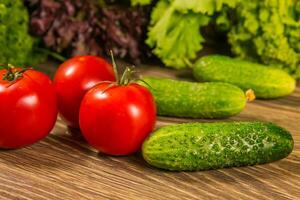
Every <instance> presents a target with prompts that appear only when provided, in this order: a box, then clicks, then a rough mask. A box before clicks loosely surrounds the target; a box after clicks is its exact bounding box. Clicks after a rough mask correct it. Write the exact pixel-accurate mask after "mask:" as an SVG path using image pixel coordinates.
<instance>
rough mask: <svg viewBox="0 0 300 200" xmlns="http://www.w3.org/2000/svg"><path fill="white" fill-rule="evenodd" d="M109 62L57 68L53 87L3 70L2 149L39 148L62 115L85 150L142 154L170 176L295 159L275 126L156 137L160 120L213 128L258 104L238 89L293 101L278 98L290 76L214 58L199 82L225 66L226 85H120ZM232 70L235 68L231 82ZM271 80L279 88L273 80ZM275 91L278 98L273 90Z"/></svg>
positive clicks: (168, 131) (23, 72) (160, 81)
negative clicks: (254, 74)
mask: <svg viewBox="0 0 300 200" xmlns="http://www.w3.org/2000/svg"><path fill="white" fill-rule="evenodd" d="M112 60H113V65H110V64H109V63H107V62H106V61H105V60H103V59H102V58H99V57H96V56H79V57H74V58H72V59H70V60H67V61H66V62H64V63H63V64H61V65H60V66H59V69H58V70H57V73H56V74H55V77H54V83H53V84H52V82H51V81H50V79H49V78H48V77H47V76H45V75H44V74H42V73H40V72H37V71H35V70H32V69H27V68H25V69H22V68H14V67H13V66H11V65H9V66H8V67H6V68H4V69H3V70H1V71H0V75H1V76H0V78H1V80H0V88H2V89H1V90H0V105H1V106H0V111H1V113H2V115H1V116H2V117H1V120H0V148H6V149H14V148H20V147H24V146H27V145H30V144H33V143H35V142H37V141H38V140H40V139H42V138H43V137H45V136H46V135H47V134H49V132H50V130H51V129H52V128H53V126H54V123H55V121H56V116H57V112H58V111H59V112H60V114H61V116H62V117H63V119H65V121H66V122H67V124H68V125H69V126H70V127H72V128H80V130H81V132H82V135H83V136H84V138H85V139H86V140H87V142H88V143H89V144H90V145H91V146H92V147H94V148H96V149H97V150H99V151H100V152H102V153H105V154H108V155H114V156H120V155H130V154H132V153H135V152H137V151H139V149H140V148H141V147H142V153H143V157H144V159H145V160H146V161H147V162H148V163H149V164H150V165H153V166H155V167H158V168H162V169H166V170H171V171H182V170H183V171H194V170H210V169H219V168H225V167H239V166H247V165H256V164H262V163H268V162H272V161H276V160H279V159H282V158H284V157H286V156H288V155H289V154H290V153H291V152H292V150H293V138H292V136H291V134H290V133H289V132H288V131H286V130H285V129H283V128H281V127H278V126H277V125H275V124H271V123H262V122H231V123H224V122H218V123H186V124H180V125H173V126H167V127H163V128H161V129H159V130H157V131H155V132H153V133H152V134H151V135H150V133H151V132H152V131H153V129H154V127H155V122H156V114H158V115H166V116H173V117H192V118H207V119H218V118H227V117H230V116H233V115H235V114H238V113H239V112H241V111H242V110H243V108H244V107H245V104H246V102H247V100H253V99H254V98H255V96H254V94H253V91H252V90H249V91H247V92H246V93H245V92H244V91H243V90H242V89H245V87H243V84H246V85H249V86H257V87H258V86H259V87H258V89H261V90H257V87H254V90H257V91H259V92H262V93H261V94H263V93H266V96H261V97H265V98H269V97H272V98H273V97H275V96H276V97H277V96H280V95H283V93H282V92H281V91H285V92H286V93H284V94H288V93H289V92H291V91H288V92H287V90H285V89H286V88H283V89H282V90H281V89H280V86H282V85H281V84H280V83H281V82H284V83H286V84H287V85H289V86H294V79H292V78H291V77H290V76H289V75H288V74H287V73H285V72H284V71H280V70H279V69H272V68H264V67H262V66H260V65H257V66H254V67H252V68H251V67H249V65H250V63H249V62H246V61H241V60H235V59H230V58H227V57H221V56H210V57H203V58H201V60H200V61H199V62H198V63H199V65H198V66H197V67H196V68H195V69H196V70H195V72H196V74H197V72H198V71H199V70H200V69H198V67H199V68H201V70H202V68H203V70H204V71H205V70H206V69H213V70H212V71H210V72H208V73H207V74H205V72H203V73H200V74H204V77H207V76H206V75H211V77H217V78H220V77H222V76H221V75H220V74H218V73H214V68H217V67H219V68H220V70H216V72H219V71H221V72H222V73H228V74H230V76H229V77H230V78H229V79H224V80H223V79H221V80H217V81H219V82H206V83H193V82H185V81H175V80H171V79H164V78H154V77H152V78H151V77H148V78H147V77H146V78H144V79H140V80H135V79H133V75H134V74H133V73H134V72H133V71H132V69H130V68H126V69H125V71H124V73H123V75H122V76H121V77H120V76H119V74H118V71H117V66H116V64H115V61H114V57H113V55H112ZM206 65H210V67H207V66H206ZM235 66H239V68H238V69H237V70H236V72H235V73H233V72H232V71H233V67H235ZM222 68H224V70H221V69H222ZM255 68H256V70H258V71H259V70H261V71H262V72H261V74H262V75H263V76H262V77H261V79H262V80H260V79H255V78H253V77H252V76H251V73H252V72H253V69H255ZM226 70H227V71H226ZM231 72H232V73H231ZM241 72H243V73H241ZM247 75H249V78H247ZM270 75H272V76H274V77H275V78H276V81H275V80H273V79H271V80H269V81H268V79H267V78H266V77H267V76H270ZM237 76H240V77H242V78H240V79H237ZM243 77H244V78H245V79H244V78H243ZM251 77H252V78H251ZM277 79H278V80H277ZM207 80H208V81H211V79H207ZM239 80H242V81H239ZM292 80H293V81H292ZM214 81H215V80H214ZM220 81H223V82H220ZM272 81H273V82H272ZM226 82H228V83H226ZM231 83H232V84H231ZM276 83H279V84H276ZM233 84H235V85H233ZM270 85H272V86H273V87H272V88H271V89H274V90H268V89H269V88H268V86H270ZM238 86H239V87H241V88H242V89H240V88H239V87H238ZM277 86H278V87H279V88H277ZM266 88H267V89H266ZM293 88H294V87H293ZM288 89H290V87H288ZM274 92H277V93H280V95H276V94H277V93H274ZM259 94H260V93H259ZM156 109H157V110H156ZM12 110H14V112H11V111H12ZM157 111H158V113H156V112H157ZM12 123H16V124H17V126H14V125H13V124H12Z"/></svg>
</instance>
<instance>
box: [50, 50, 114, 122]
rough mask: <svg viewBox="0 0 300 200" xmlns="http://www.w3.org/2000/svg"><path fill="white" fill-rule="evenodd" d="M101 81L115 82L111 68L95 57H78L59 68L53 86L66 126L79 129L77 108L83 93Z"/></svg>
mask: <svg viewBox="0 0 300 200" xmlns="http://www.w3.org/2000/svg"><path fill="white" fill-rule="evenodd" d="M102 81H115V76H114V72H113V68H112V66H111V65H110V64H109V63H107V62H106V61H105V60H104V59H102V58H99V57H96V56H78V57H74V58H71V59H69V60H67V61H66V62H64V63H63V64H62V65H60V66H59V68H58V70H57V72H56V74H55V76H54V85H55V89H56V93H57V97H58V109H59V113H60V116H61V117H62V118H63V119H64V121H65V122H66V123H67V125H69V126H71V127H73V128H79V108H80V103H81V101H82V98H83V96H84V95H85V93H86V92H87V91H88V90H89V89H91V88H92V87H93V86H95V85H96V84H98V83H99V82H102Z"/></svg>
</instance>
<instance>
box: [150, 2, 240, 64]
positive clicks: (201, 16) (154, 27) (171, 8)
mask: <svg viewBox="0 0 300 200" xmlns="http://www.w3.org/2000/svg"><path fill="white" fill-rule="evenodd" d="M237 2H238V0H231V1H230V0H201V1H199V0H189V1H185V0H160V1H159V2H158V3H157V5H156V6H155V8H154V9H153V11H152V15H151V23H150V28H149V32H148V39H147V41H146V43H147V44H148V45H149V46H150V47H151V48H152V49H153V53H154V54H155V55H157V56H158V57H159V58H160V59H161V60H162V62H163V63H164V64H165V65H166V66H169V67H174V68H177V69H181V68H186V67H190V66H191V63H192V61H193V60H194V59H195V58H196V57H197V54H198V52H199V51H200V50H201V49H202V48H203V43H204V42H205V39H204V37H203V36H202V35H201V32H200V30H201V28H202V27H204V26H207V25H208V24H209V23H210V22H211V21H212V20H213V19H214V18H213V15H214V14H215V13H216V12H218V11H221V10H222V8H223V7H224V6H227V7H233V6H235V5H236V3H237Z"/></svg>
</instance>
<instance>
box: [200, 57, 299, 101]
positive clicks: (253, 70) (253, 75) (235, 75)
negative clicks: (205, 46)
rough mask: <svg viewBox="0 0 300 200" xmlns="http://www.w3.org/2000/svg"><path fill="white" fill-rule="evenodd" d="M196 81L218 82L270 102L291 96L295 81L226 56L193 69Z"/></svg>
mask: <svg viewBox="0 0 300 200" xmlns="http://www.w3.org/2000/svg"><path fill="white" fill-rule="evenodd" d="M194 76H195V78H196V79H197V80H199V81H220V82H226V83H231V84H234V85H237V86H239V87H240V88H242V89H243V90H248V89H252V90H254V93H255V95H256V97H257V98H261V99H273V98H278V97H283V96H286V95H289V94H291V93H292V92H293V91H294V90H295V87H296V81H295V79H293V78H292V77H291V76H290V75H289V74H287V73H286V72H285V71H282V70H280V69H275V68H271V67H266V66H264V65H260V64H256V63H251V62H247V61H243V60H238V59H234V58H230V57H226V56H220V55H211V56H205V57H202V58H201V59H199V61H197V62H196V64H195V66H194Z"/></svg>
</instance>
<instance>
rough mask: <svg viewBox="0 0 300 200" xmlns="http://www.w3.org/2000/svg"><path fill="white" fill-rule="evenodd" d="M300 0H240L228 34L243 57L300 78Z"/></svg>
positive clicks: (234, 47)
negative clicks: (276, 67)
mask: <svg viewBox="0 0 300 200" xmlns="http://www.w3.org/2000/svg"><path fill="white" fill-rule="evenodd" d="M299 16H300V1H297V0H281V1H268V0H254V1H241V3H240V4H239V6H238V7H237V8H236V11H235V15H233V18H234V19H232V24H233V26H232V27H231V28H230V33H229V43H230V44H231V48H232V51H233V52H234V53H235V54H236V55H237V56H239V57H241V58H243V59H250V60H254V61H256V62H261V63H264V64H268V65H272V66H278V67H279V68H282V69H284V70H286V71H287V72H289V73H290V74H292V75H293V76H295V77H296V78H300V43H299V40H300V21H299Z"/></svg>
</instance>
